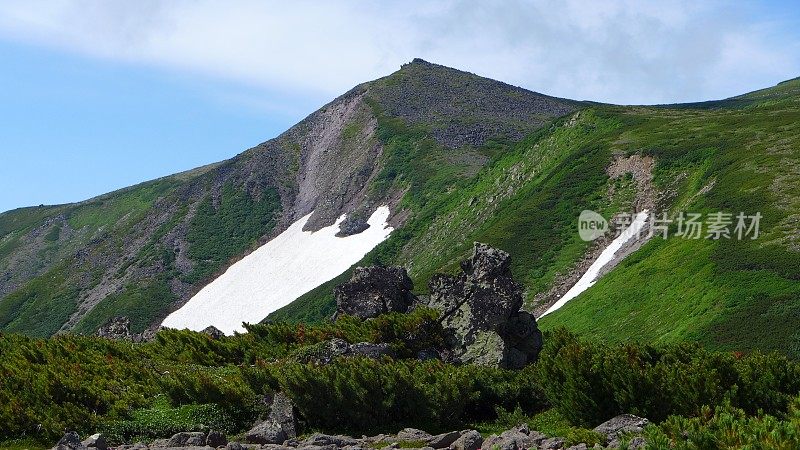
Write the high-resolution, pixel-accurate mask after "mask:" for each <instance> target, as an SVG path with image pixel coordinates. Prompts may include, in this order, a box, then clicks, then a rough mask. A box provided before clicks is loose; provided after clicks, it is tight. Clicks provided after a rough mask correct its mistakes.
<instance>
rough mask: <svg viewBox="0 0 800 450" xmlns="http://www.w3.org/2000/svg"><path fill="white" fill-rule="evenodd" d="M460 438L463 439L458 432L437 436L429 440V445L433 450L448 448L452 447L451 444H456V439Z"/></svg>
mask: <svg viewBox="0 0 800 450" xmlns="http://www.w3.org/2000/svg"><path fill="white" fill-rule="evenodd" d="M459 437H461V433H459V432H458V431H451V432H449V433H442V434H437V435H436V436H434V437H432V438H431V439H430V440H428V445H430V446H431V447H433V448H447V447H449V446H450V444H452V443H453V442H455V441H456V439H458V438H459Z"/></svg>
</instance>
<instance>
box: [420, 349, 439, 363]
mask: <svg viewBox="0 0 800 450" xmlns="http://www.w3.org/2000/svg"><path fill="white" fill-rule="evenodd" d="M417 359H418V360H420V361H429V360H432V359H442V356H441V354H440V353H439V350H436V349H435V348H426V349H425V350H420V351H419V352H418V353H417Z"/></svg>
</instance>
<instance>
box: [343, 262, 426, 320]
mask: <svg viewBox="0 0 800 450" xmlns="http://www.w3.org/2000/svg"><path fill="white" fill-rule="evenodd" d="M413 288H414V283H412V281H411V278H409V277H408V272H406V269H404V268H402V267H377V266H373V267H357V268H356V269H355V271H354V272H353V276H352V278H351V279H350V281H348V282H347V283H344V284H342V285H340V286H337V287H336V289H335V292H334V294H335V296H336V312H337V314H347V315H350V316H355V317H359V318H361V319H368V318H370V317H377V316H379V315H381V314H386V313H388V312H407V311H408V309H409V307H411V305H413V304H414V303H415V302H416V300H417V299H416V297H415V296H414V294H412V293H411V290H412V289H413Z"/></svg>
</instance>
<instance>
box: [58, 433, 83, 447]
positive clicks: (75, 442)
mask: <svg viewBox="0 0 800 450" xmlns="http://www.w3.org/2000/svg"><path fill="white" fill-rule="evenodd" d="M53 450H86V446H85V445H83V443H82V442H81V438H80V436H78V433H76V432H74V431H68V432H66V433H64V436H62V437H61V439H60V440H59V441H58V442H57V443H56V446H55V447H53Z"/></svg>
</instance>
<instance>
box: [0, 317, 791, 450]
mask: <svg viewBox="0 0 800 450" xmlns="http://www.w3.org/2000/svg"><path fill="white" fill-rule="evenodd" d="M437 317H438V313H436V312H434V311H431V310H426V309H419V310H417V311H416V312H414V313H412V314H408V315H405V314H399V313H393V314H389V315H385V316H381V317H379V318H377V319H375V320H370V321H360V320H358V319H353V318H350V317H346V316H345V317H343V318H342V319H340V320H339V321H337V322H336V323H335V324H325V325H319V326H304V325H295V326H290V325H281V324H275V325H256V326H251V327H249V328H248V333H246V334H242V335H236V336H232V337H221V338H213V337H211V336H209V335H206V334H203V333H197V332H190V331H174V330H166V331H161V332H159V333H158V335H157V336H156V338H155V340H153V341H152V342H149V343H144V344H134V343H131V342H126V341H110V340H107V339H103V338H95V337H80V336H58V337H53V338H49V339H45V340H43V339H34V338H27V337H22V336H18V335H9V334H0V375H2V377H0V423H2V424H3V425H4V426H3V427H2V428H1V429H0V445H2V446H4V445H11V446H13V445H15V444H14V442H17V441H16V440H19V439H23V438H24V441H22V442H25V443H26V444H25V445H26V446H28V447H30V446H33V447H36V446H41V447H49V444H50V443H51V442H53V441H54V440H55V439H57V438H58V437H59V436H60V435H61V433H62V432H63V430H64V429H65V428H66V429H75V430H77V431H79V432H80V433H82V434H86V433H93V432H96V431H103V432H104V433H106V435H107V436H108V438H109V439H110V440H111V442H112V443H121V442H135V441H138V440H142V439H145V440H151V439H153V438H158V437H165V436H169V435H171V434H173V433H176V432H178V431H191V430H208V429H209V428H212V429H216V430H220V431H223V432H225V433H228V434H229V435H233V436H235V435H237V434H238V433H240V432H242V431H245V430H246V429H248V427H249V426H250V425H251V424H252V423H253V421H255V420H256V419H257V418H258V417H259V416H262V415H263V414H265V413H266V411H265V407H264V404H263V403H262V402H261V401H260V399H261V397H262V396H263V395H265V394H268V393H271V392H276V391H281V392H284V393H285V394H286V395H288V396H289V397H290V398H291V399H292V401H293V402H294V403H295V405H296V406H297V409H298V411H299V413H300V414H301V417H302V420H303V423H304V424H305V428H304V429H303V431H304V432H308V431H311V430H321V431H324V432H328V433H335V432H341V433H351V434H355V435H357V436H359V435H361V434H362V433H363V434H370V433H373V434H374V433H381V432H396V431H397V430H398V429H401V428H403V427H409V426H411V427H418V428H422V429H425V430H429V431H432V432H437V431H444V430H449V429H463V428H465V427H468V426H472V427H477V428H478V429H481V430H484V432H486V433H488V432H492V431H493V430H497V429H503V427H510V426H514V425H517V424H519V423H521V422H529V423H530V425H531V426H532V427H534V429H537V430H541V431H543V432H545V433H549V434H553V435H555V434H559V435H562V436H564V435H566V436H571V435H574V436H575V438H574V439H575V442H576V443H577V442H584V441H585V439H587V436H589V437H591V436H592V433H591V432H590V431H589V430H587V429H585V428H583V427H592V426H595V425H597V424H599V423H601V422H603V421H605V420H607V419H609V418H611V417H613V416H615V415H617V414H620V413H635V414H639V415H642V416H646V417H649V418H650V419H651V420H653V421H655V422H656V423H660V425H659V426H658V427H656V428H653V429H651V430H648V434H649V435H652V438H651V442H653V443H657V442H659V439H661V442H669V441H670V440H672V441H673V442H678V443H687V442H688V443H694V445H700V446H701V447H702V443H703V442H707V441H708V439H715V438H714V436H715V435H716V434H717V433H719V435H720V436H724V438H725V439H728V440H730V439H741V440H745V439H749V440H753V439H760V438H759V436H763V434H753V435H749V434H747V433H749V432H750V431H749V430H751V429H752V430H756V429H766V430H767V431H771V430H772V429H774V428H776V427H782V428H784V429H787V430H789V431H790V434H788V435H785V436H782V437H776V436H774V435H769V436H772V437H771V438H770V439H783V441H781V442H788V443H790V444H788V445H791V443H795V444H796V443H797V442H798V440H797V436H798V435H797V431H798V430H797V407H798V406H800V404H798V403H797V402H798V400H795V397H796V396H797V395H798V393H799V392H800V366H798V365H797V364H796V363H795V362H792V361H789V360H787V359H786V358H784V357H781V356H778V355H774V354H773V355H763V354H761V353H755V354H752V355H749V356H745V357H737V356H735V355H732V354H730V353H714V352H709V351H706V350H703V349H702V348H700V347H698V346H696V345H689V344H679V345H669V346H663V347H662V346H636V345H603V344H593V343H588V342H585V341H581V340H579V339H577V338H576V337H575V336H574V335H571V334H570V333H568V332H566V331H565V330H558V331H555V332H552V333H548V334H547V335H546V336H545V342H546V345H545V349H544V350H543V352H542V354H541V357H540V360H539V362H538V363H536V364H535V365H533V366H529V367H527V368H526V369H524V370H520V371H510V370H502V369H495V368H490V367H483V366H473V365H463V366H453V365H449V364H446V363H443V362H441V361H438V360H428V361H419V360H417V359H415V358H414V355H415V354H416V353H417V352H418V351H419V350H420V349H424V348H429V347H430V346H432V345H433V346H436V345H439V344H440V343H441V339H442V335H441V334H440V333H441V328H438V327H437V324H438V322H437V321H436V318H437ZM437 330H438V331H437ZM334 337H336V338H341V339H345V340H347V341H348V342H363V341H367V342H388V343H390V345H391V347H392V348H393V349H394V351H395V352H396V355H397V359H392V358H389V357H384V358H383V359H380V360H374V359H369V358H365V357H340V358H338V359H334V360H333V361H332V362H331V363H329V364H319V363H317V362H314V361H313V359H309V357H310V356H311V355H314V354H316V353H317V352H319V350H320V348H321V347H320V346H321V345H323V343H324V342H325V341H326V340H327V339H330V338H334ZM378 392H380V395H376V393H378ZM722 404H724V405H726V406H725V407H723V408H722V409H720V410H718V411H717V415H714V413H713V412H712V410H711V409H710V408H713V407H714V406H715V405H722ZM766 414H769V415H771V416H772V418H765V415H766ZM782 421H783V422H782ZM730 427H735V430H736V431H735V433H733V434H731V432H730V431H727V430H729V429H730ZM684 430H686V431H687V434H682V432H683V431H684ZM736 433H739V434H736ZM792 433H793V434H792ZM3 439H6V440H9V441H7V442H6V444H3V443H2V440H3ZM792 439H794V440H792ZM764 442H767V441H764ZM698 443H699V444H698ZM654 448H663V447H654ZM688 448H694V447H688ZM704 448H715V447H704ZM787 448H788V447H787Z"/></svg>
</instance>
